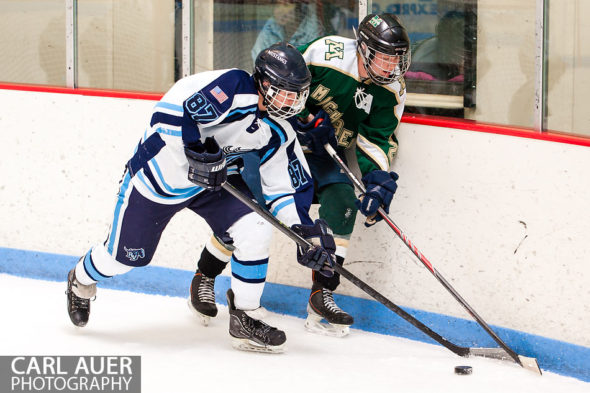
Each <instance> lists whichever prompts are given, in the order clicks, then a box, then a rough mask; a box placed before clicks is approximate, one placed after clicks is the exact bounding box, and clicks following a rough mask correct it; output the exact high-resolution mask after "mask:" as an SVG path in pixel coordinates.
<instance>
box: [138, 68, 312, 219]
mask: <svg viewBox="0 0 590 393" xmlns="http://www.w3.org/2000/svg"><path fill="white" fill-rule="evenodd" d="M209 136H214V137H215V140H216V141H217V143H218V144H219V146H221V148H222V149H223V150H224V152H225V153H226V157H227V163H228V175H230V176H231V175H234V174H239V172H240V170H241V160H239V157H240V156H241V155H242V154H244V153H246V152H249V151H256V152H257V153H258V155H259V156H260V162H261V165H260V178H261V186H262V192H263V195H264V199H265V200H266V202H267V207H268V208H269V210H270V211H271V213H273V214H274V215H275V216H277V218H278V219H279V220H281V221H282V222H283V223H284V224H286V225H289V226H291V225H293V224H298V223H300V219H299V216H298V213H297V208H296V205H295V199H294V198H293V194H294V192H295V189H294V188H293V184H292V179H291V177H292V176H293V174H292V173H290V171H289V168H288V165H289V160H288V155H287V149H288V148H289V149H294V150H295V151H296V152H297V153H298V155H299V156H301V153H300V151H301V147H300V145H299V143H298V142H297V139H296V136H295V131H294V130H293V127H292V125H291V123H290V122H289V120H275V119H272V118H270V117H268V116H267V115H266V112H261V111H259V109H258V92H257V90H256V86H255V83H254V80H253V78H252V77H251V76H250V75H249V74H248V73H247V72H245V71H242V70H238V69H230V70H220V71H210V72H202V73H199V74H195V75H191V76H189V77H186V78H183V79H181V80H179V81H178V82H177V83H176V84H175V85H174V86H173V87H172V88H171V89H170V90H169V91H168V92H167V93H166V94H165V95H164V96H163V97H162V99H161V100H160V101H159V102H158V103H157V104H156V106H155V107H154V112H153V114H152V118H151V121H150V124H149V125H148V126H147V128H146V130H145V133H144V135H143V137H142V139H141V141H140V142H139V144H138V146H137V148H136V151H135V154H134V156H133V157H132V158H131V159H130V160H129V162H128V164H127V167H128V169H129V172H130V173H131V175H132V176H133V178H132V182H133V184H134V186H135V187H136V189H137V190H138V191H139V192H140V193H141V194H142V195H143V196H145V197H146V198H148V199H150V200H151V201H153V202H157V203H162V204H176V203H181V202H183V201H186V200H188V199H189V198H192V197H194V196H195V195H197V194H199V193H201V192H204V189H203V188H201V187H198V186H196V185H195V184H194V183H192V182H191V181H190V180H188V160H187V158H186V156H185V153H184V146H185V145H188V144H191V143H195V142H197V141H198V140H200V141H201V142H203V141H204V140H205V138H207V137H209ZM301 164H302V165H303V166H304V167H305V170H306V171H307V172H308V173H309V168H308V167H307V163H306V162H305V161H303V162H302V163H301ZM291 172H292V171H291Z"/></svg>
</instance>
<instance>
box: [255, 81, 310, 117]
mask: <svg viewBox="0 0 590 393" xmlns="http://www.w3.org/2000/svg"><path fill="white" fill-rule="evenodd" d="M308 95H309V87H307V88H305V89H303V90H301V91H289V90H284V89H281V88H279V87H277V86H273V85H268V87H266V88H265V91H264V104H265V106H266V110H267V111H268V114H269V116H270V117H272V118H274V119H277V120H284V119H287V118H289V117H292V116H295V115H296V114H298V113H299V112H301V111H302V110H303V108H304V107H305V101H306V100H307V96H308Z"/></svg>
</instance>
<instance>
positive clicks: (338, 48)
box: [325, 39, 344, 60]
mask: <svg viewBox="0 0 590 393" xmlns="http://www.w3.org/2000/svg"><path fill="white" fill-rule="evenodd" d="M325 43H326V45H328V51H327V52H326V56H325V58H326V60H332V59H333V58H337V59H343V58H344V43H342V42H338V41H334V40H331V39H326V40H325Z"/></svg>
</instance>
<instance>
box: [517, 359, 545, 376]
mask: <svg viewBox="0 0 590 393" xmlns="http://www.w3.org/2000/svg"><path fill="white" fill-rule="evenodd" d="M518 358H519V359H520V364H521V365H522V367H524V368H525V369H527V370H529V371H532V372H534V373H536V374H539V375H543V373H542V372H541V368H540V367H539V363H538V362H537V359H535V358H529V357H526V356H522V355H518Z"/></svg>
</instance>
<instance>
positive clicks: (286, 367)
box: [0, 274, 590, 393]
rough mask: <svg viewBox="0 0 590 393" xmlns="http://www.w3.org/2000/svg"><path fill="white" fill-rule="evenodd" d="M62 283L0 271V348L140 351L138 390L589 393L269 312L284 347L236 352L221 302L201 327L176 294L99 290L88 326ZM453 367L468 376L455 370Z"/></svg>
mask: <svg viewBox="0 0 590 393" xmlns="http://www.w3.org/2000/svg"><path fill="white" fill-rule="evenodd" d="M64 280H65V277H64ZM65 288H66V283H65V281H64V282H63V283H57V282H49V281H40V280H32V279H26V278H20V277H15V276H10V275H6V274H0V299H2V300H1V304H2V307H1V312H2V323H1V324H0V332H1V334H0V355H13V356H14V355H140V356H141V362H142V392H144V393H151V392H154V393H168V392H170V393H182V392H236V393H241V392H257V393H263V392H297V393H305V392H321V393H329V392H338V393H343V392H355V393H357V392H358V393H361V392H429V393H433V392H452V393H462V392H465V393H467V392H469V393H473V392H478V393H487V392H489V393H492V392H493V393H500V392H501V393H510V392H535V393H557V392H568V393H577V392H586V393H590V383H584V382H582V381H579V380H576V379H573V378H568V377H563V376H560V375H557V374H553V373H550V372H544V375H543V376H537V375H535V374H533V373H532V372H530V371H526V370H524V369H522V368H521V367H519V366H517V365H516V364H513V363H509V362H502V361H497V360H490V359H481V358H467V359H466V358H461V357H458V356H456V355H455V354H453V353H452V352H449V351H448V350H447V349H445V348H443V347H440V346H436V345H430V344H425V343H420V342H416V341H411V340H406V339H401V338H397V337H392V336H385V335H379V334H374V333H368V332H364V331H360V330H355V329H351V334H350V336H348V337H346V338H340V339H339V338H332V337H326V336H318V335H314V334H311V333H308V332H306V331H305V329H304V328H303V320H302V319H298V318H295V317H291V316H284V315H278V314H273V313H270V314H269V316H268V318H267V319H266V321H267V322H269V323H270V324H273V325H275V326H277V327H280V328H281V329H283V330H285V331H286V333H287V346H288V349H287V352H286V353H284V354H280V355H273V354H258V353H249V352H240V351H237V350H234V349H233V348H232V347H231V343H230V338H229V334H228V332H227V330H228V314H227V309H226V308H225V307H223V306H220V312H219V315H218V317H217V318H214V319H212V320H211V323H210V325H209V326H208V327H204V326H202V325H200V324H199V322H198V321H197V319H196V318H195V317H194V315H193V314H192V313H191V312H190V311H189V309H188V307H187V305H186V299H182V298H177V297H166V296H155V295H145V294H138V293H133V292H126V291H115V290H107V289H101V288H99V290H98V295H97V298H96V300H95V301H94V302H93V303H92V314H91V318H90V322H89V324H88V325H87V326H86V327H84V328H76V327H74V326H73V325H72V324H71V322H70V320H69V318H68V315H67V311H66V297H65V294H64V292H65ZM457 365H469V366H472V367H473V374H472V375H465V376H459V375H455V374H454V372H453V370H454V368H455V366H457Z"/></svg>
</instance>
